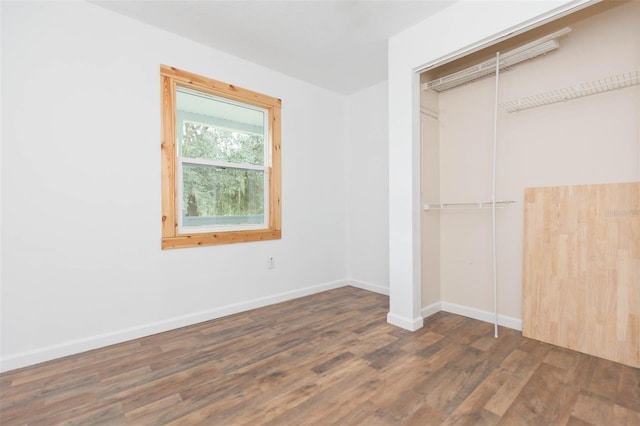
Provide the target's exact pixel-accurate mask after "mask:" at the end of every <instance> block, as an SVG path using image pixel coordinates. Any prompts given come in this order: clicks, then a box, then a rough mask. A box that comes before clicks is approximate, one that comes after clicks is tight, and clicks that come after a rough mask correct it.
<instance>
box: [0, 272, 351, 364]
mask: <svg viewBox="0 0 640 426" xmlns="http://www.w3.org/2000/svg"><path fill="white" fill-rule="evenodd" d="M346 285H349V282H348V281H345V280H339V281H332V282H328V283H324V284H318V285H314V286H310V287H305V288H302V289H298V290H293V291H288V292H284V293H279V294H274V295H272V296H265V297H260V298H257V299H251V300H247V301H244V302H239V303H233V304H230V305H226V306H221V307H218V308H213V309H209V310H206V311H200V312H196V313H192V314H187V315H183V316H180V317H175V318H170V319H167V320H163V321H156V322H153V323H149V324H145V325H140V326H135V327H129V328H125V329H122V330H118V331H114V332H111V333H104V334H100V335H97V336H91V337H87V338H83V339H76V340H71V341H67V342H63V343H59V344H56V345H51V346H47V347H44V348H39V349H34V350H31V351H25V352H20V353H17V354H13V355H9V356H5V357H4V358H2V359H0V371H2V372H4V371H9V370H15V369H17V368H22V367H26V366H29V365H33V364H37V363H40V362H45V361H49V360H52V359H56V358H61V357H64V356H67V355H73V354H77V353H80V352H85V351H89V350H92V349H97V348H101V347H104V346H109V345H113V344H116V343H122V342H126V341H128V340H132V339H137V338H140V337H146V336H150V335H152V334H157V333H162V332H164V331H169V330H174V329H176V328H180V327H185V326H188V325H193V324H198V323H201V322H204V321H209V320H213V319H216V318H221V317H224V316H227V315H232V314H236V313H238V312H244V311H248V310H251V309H256V308H260V307H263V306H268V305H273V304H275V303H280V302H284V301H287V300H292V299H297V298H299V297H304V296H309V295H311V294H315V293H320V292H323V291H327V290H333V289H335V288H339V287H344V286H346Z"/></svg>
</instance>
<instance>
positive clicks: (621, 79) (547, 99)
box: [500, 69, 640, 112]
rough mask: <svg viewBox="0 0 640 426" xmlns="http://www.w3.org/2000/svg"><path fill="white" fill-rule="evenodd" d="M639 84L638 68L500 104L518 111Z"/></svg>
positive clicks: (504, 107)
mask: <svg viewBox="0 0 640 426" xmlns="http://www.w3.org/2000/svg"><path fill="white" fill-rule="evenodd" d="M638 84H640V69H637V70H633V71H628V72H624V73H621V74H616V75H610V76H607V77H603V78H599V79H597V80H593V81H587V82H584V83H580V84H577V85H575V86H570V87H565V88H562V89H556V90H551V91H549V92H545V93H539V94H537V95H533V96H527V97H524V98H520V99H515V100H512V101H507V102H502V103H500V106H501V107H502V108H503V109H504V110H506V111H507V112H518V111H523V110H525V109H530V108H536V107H541V106H544V105H551V104H555V103H557V102H565V101H569V100H572V99H577V98H582V97H585V96H591V95H597V94H600V93H604V92H609V91H611V90H616V89H624V88H625V87H631V86H635V85H638Z"/></svg>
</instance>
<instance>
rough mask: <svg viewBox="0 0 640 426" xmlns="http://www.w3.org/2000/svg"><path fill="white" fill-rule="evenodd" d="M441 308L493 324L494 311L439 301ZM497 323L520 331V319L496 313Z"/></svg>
mask: <svg viewBox="0 0 640 426" xmlns="http://www.w3.org/2000/svg"><path fill="white" fill-rule="evenodd" d="M440 305H441V307H442V310H443V311H445V312H450V313H452V314H458V315H463V316H465V317H469V318H473V319H477V320H480V321H484V322H488V323H491V324H493V320H494V313H493V312H489V311H483V310H481V309H475V308H470V307H468V306H463V305H457V304H455V303H449V302H440ZM498 325H501V326H503V327H507V328H511V329H514V330H518V331H522V319H519V318H514V317H508V316H506V315H500V314H498Z"/></svg>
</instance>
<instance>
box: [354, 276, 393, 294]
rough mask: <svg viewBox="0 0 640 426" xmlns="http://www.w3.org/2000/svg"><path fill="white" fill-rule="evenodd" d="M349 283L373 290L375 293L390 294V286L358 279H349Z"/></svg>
mask: <svg viewBox="0 0 640 426" xmlns="http://www.w3.org/2000/svg"><path fill="white" fill-rule="evenodd" d="M347 283H348V284H349V285H350V286H352V287H356V288H359V289H362V290H367V291H371V292H373V293H378V294H384V295H385V296H388V295H389V287H384V286H381V285H379V284H372V283H368V282H365V281H358V280H352V279H349V280H347Z"/></svg>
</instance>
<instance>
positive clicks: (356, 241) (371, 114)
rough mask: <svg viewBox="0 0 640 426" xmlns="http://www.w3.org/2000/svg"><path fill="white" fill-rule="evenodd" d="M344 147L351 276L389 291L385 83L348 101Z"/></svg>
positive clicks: (356, 282) (359, 282)
mask: <svg viewBox="0 0 640 426" xmlns="http://www.w3.org/2000/svg"><path fill="white" fill-rule="evenodd" d="M348 118H349V133H348V136H347V137H348V143H347V144H346V181H347V195H346V197H347V212H348V226H347V247H348V251H347V253H348V262H347V264H348V268H349V270H348V275H347V276H348V278H349V281H350V282H351V283H353V284H354V285H356V286H358V287H361V288H365V289H368V290H371V291H376V292H378V293H383V294H388V292H389V210H388V205H389V197H388V194H389V174H388V161H387V158H388V157H387V155H388V143H387V141H388V127H387V126H388V114H387V82H386V81H385V82H383V83H379V84H377V85H374V86H372V87H370V88H368V89H365V90H363V91H361V92H359V93H356V94H354V95H351V96H350V97H349V100H348Z"/></svg>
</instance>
